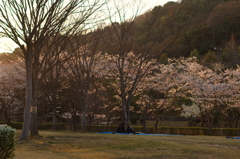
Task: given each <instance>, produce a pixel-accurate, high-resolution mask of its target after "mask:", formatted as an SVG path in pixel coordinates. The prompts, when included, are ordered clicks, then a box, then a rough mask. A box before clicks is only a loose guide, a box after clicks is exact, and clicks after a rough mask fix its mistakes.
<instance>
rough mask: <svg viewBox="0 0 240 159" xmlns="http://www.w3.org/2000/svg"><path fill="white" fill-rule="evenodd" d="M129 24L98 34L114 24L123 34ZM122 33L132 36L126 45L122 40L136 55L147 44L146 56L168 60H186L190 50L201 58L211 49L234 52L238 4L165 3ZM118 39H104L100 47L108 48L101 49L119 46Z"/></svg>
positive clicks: (239, 32) (204, 0) (226, 0)
mask: <svg viewBox="0 0 240 159" xmlns="http://www.w3.org/2000/svg"><path fill="white" fill-rule="evenodd" d="M129 23H130V22H129V21H126V22H124V23H120V24H119V23H114V24H112V25H111V26H106V27H104V28H103V29H102V31H101V32H102V34H105V33H104V32H107V31H108V32H109V30H111V31H116V25H119V26H120V27H118V28H119V29H122V28H124V29H122V30H121V31H123V30H125V31H126V29H128V27H130V24H129ZM150 25H151V26H150ZM126 33H127V34H128V36H132V37H131V40H129V41H128V42H127V40H125V42H126V43H128V44H126V46H127V47H129V48H130V46H129V45H131V50H132V51H134V52H139V51H141V50H140V49H139V48H141V47H142V46H143V45H146V43H148V44H149V46H151V47H149V48H151V51H150V53H151V54H153V55H154V56H155V57H160V56H161V55H162V54H167V56H168V57H179V56H185V57H188V56H189V55H190V52H191V51H193V50H194V49H197V50H198V52H199V54H200V55H204V54H206V53H207V52H208V50H214V47H215V48H216V49H219V48H221V50H222V49H223V48H225V47H228V48H230V49H232V50H237V49H238V46H240V43H239V42H240V1H239V0H235V1H233V0H182V2H181V3H180V4H179V3H177V2H168V3H166V4H165V5H164V6H156V7H155V8H153V9H152V10H151V11H148V12H146V13H144V14H143V15H140V16H138V17H137V18H136V19H135V21H134V26H133V29H132V32H131V33H129V32H127V31H126ZM122 36H125V39H126V34H123V33H122ZM146 37H147V38H146ZM123 39H124V37H123ZM118 40H119V39H117V38H109V39H108V40H107V39H105V40H104V44H103V45H104V46H105V45H108V50H104V48H102V50H104V51H108V52H109V45H111V46H115V47H112V48H114V49H115V48H117V47H119V46H118V45H119V41H118ZM117 41H118V42H117ZM114 43H115V44H114ZM121 44H122V42H121ZM104 46H102V47H104ZM146 47H147V46H146ZM146 47H145V48H146ZM129 50H130V49H129ZM113 52H114V51H113Z"/></svg>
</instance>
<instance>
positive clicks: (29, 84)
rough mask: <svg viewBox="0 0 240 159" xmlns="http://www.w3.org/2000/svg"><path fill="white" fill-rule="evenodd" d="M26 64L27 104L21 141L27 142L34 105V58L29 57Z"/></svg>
mask: <svg viewBox="0 0 240 159" xmlns="http://www.w3.org/2000/svg"><path fill="white" fill-rule="evenodd" d="M25 64H26V78H27V79H26V103H25V108H24V117H23V127H22V133H21V136H20V138H19V140H27V139H28V133H29V127H30V117H31V116H30V115H31V114H30V108H31V105H32V70H33V66H32V56H31V54H29V55H28V57H27V60H26V62H25Z"/></svg>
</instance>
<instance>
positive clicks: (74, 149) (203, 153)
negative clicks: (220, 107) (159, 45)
mask: <svg viewBox="0 0 240 159" xmlns="http://www.w3.org/2000/svg"><path fill="white" fill-rule="evenodd" d="M17 133H18V136H19V133H20V132H19V131H17ZM40 135H41V137H34V138H30V139H29V140H28V141H20V143H19V144H16V151H15V154H16V158H17V159H30V158H31V159H54V158H56V159H79V158H80V159H95V158H96V159H123V158H124V159H125V158H137V159H141V158H142V159H144V158H146V159H147V158H153V159H154V158H168V159H186V158H194V159H195V158H196V159H198V158H199V159H200V158H202V159H203V158H204V159H206V158H218V159H226V158H231V159H235V158H236V159H237V158H240V154H239V151H238V150H239V149H240V144H239V141H240V140H237V139H226V138H225V137H212V136H138V135H116V134H96V133H80V132H67V131H40ZM16 142H18V141H16Z"/></svg>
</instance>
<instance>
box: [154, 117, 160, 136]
mask: <svg viewBox="0 0 240 159" xmlns="http://www.w3.org/2000/svg"><path fill="white" fill-rule="evenodd" d="M158 122H159V120H158V118H157V119H156V121H155V125H154V132H155V134H158Z"/></svg>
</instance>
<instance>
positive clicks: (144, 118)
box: [142, 109, 147, 133]
mask: <svg viewBox="0 0 240 159" xmlns="http://www.w3.org/2000/svg"><path fill="white" fill-rule="evenodd" d="M146 118H147V111H146V109H144V110H143V112H142V124H143V132H144V133H147V127H146Z"/></svg>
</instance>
